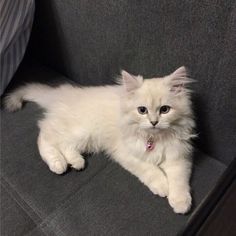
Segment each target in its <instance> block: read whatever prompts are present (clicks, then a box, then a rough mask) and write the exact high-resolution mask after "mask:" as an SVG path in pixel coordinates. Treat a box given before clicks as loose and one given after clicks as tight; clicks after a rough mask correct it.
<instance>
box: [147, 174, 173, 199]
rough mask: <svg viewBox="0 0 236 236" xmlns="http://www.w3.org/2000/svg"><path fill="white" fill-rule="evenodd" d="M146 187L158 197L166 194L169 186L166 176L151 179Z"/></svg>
mask: <svg viewBox="0 0 236 236" xmlns="http://www.w3.org/2000/svg"><path fill="white" fill-rule="evenodd" d="M148 187H149V189H150V190H151V191H152V192H153V193H154V194H155V195H159V196H160V197H166V196H168V192H169V186H168V181H167V179H166V177H163V178H158V179H155V180H153V181H152V182H151V183H150V184H149V185H148Z"/></svg>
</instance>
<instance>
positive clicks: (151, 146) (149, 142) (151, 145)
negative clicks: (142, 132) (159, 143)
mask: <svg viewBox="0 0 236 236" xmlns="http://www.w3.org/2000/svg"><path fill="white" fill-rule="evenodd" d="M154 148H155V143H154V138H153V136H150V137H149V138H148V140H147V143H146V151H147V152H150V151H152V150H153V149H154Z"/></svg>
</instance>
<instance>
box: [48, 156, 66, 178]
mask: <svg viewBox="0 0 236 236" xmlns="http://www.w3.org/2000/svg"><path fill="white" fill-rule="evenodd" d="M48 164H49V168H50V170H51V171H52V172H54V173H56V174H58V175H60V174H63V173H64V172H65V171H66V170H67V162H66V161H65V160H61V159H60V160H59V159H57V160H53V161H51V162H50V163H48Z"/></svg>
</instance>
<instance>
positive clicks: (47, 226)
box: [28, 162, 110, 235]
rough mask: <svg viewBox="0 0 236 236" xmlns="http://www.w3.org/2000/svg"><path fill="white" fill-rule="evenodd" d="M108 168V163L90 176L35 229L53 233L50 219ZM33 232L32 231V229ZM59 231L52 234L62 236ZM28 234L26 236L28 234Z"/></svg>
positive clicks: (66, 206)
mask: <svg viewBox="0 0 236 236" xmlns="http://www.w3.org/2000/svg"><path fill="white" fill-rule="evenodd" d="M108 166H110V162H108V163H107V164H106V165H105V166H104V167H103V168H102V169H100V170H99V171H98V172H97V173H95V174H94V175H93V176H91V178H89V180H88V181H86V182H85V183H84V184H83V185H82V186H80V187H79V189H77V191H75V192H74V193H73V194H71V195H70V196H69V197H68V198H67V199H66V200H65V201H63V202H62V203H61V204H60V205H59V206H58V207H57V209H56V210H55V211H53V212H52V213H51V214H49V215H48V216H47V217H46V218H45V219H44V220H42V222H40V224H38V225H37V226H36V228H39V229H41V230H43V232H45V230H47V229H49V230H50V229H51V230H53V232H54V231H55V228H54V227H52V226H51V225H50V224H49V223H50V221H51V220H52V219H54V218H55V217H57V216H58V215H59V214H60V213H61V211H64V210H65V209H67V208H68V207H69V206H70V203H71V202H72V200H73V198H74V195H75V193H78V192H80V191H82V189H84V187H85V186H87V185H88V184H89V183H90V182H91V180H92V179H93V178H95V177H96V176H98V175H99V174H100V173H102V172H103V171H104V170H105V169H106V168H107V167H108ZM33 230H34V229H33ZM33 230H31V231H30V232H29V233H31V232H32V231H33ZM57 231H60V229H56V232H54V233H55V234H56V235H58V234H59V233H61V234H62V235H64V233H63V232H62V231H60V232H57ZM29 233H28V234H29ZM45 233H46V232H45Z"/></svg>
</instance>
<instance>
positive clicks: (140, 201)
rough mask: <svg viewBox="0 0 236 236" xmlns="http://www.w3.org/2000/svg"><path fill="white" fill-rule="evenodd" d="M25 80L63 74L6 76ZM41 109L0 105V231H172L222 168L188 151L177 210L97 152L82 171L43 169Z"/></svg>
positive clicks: (30, 70)
mask: <svg viewBox="0 0 236 236" xmlns="http://www.w3.org/2000/svg"><path fill="white" fill-rule="evenodd" d="M30 80H32V81H42V80H43V81H48V82H53V81H57V83H58V82H59V81H61V82H62V81H66V80H67V78H65V77H63V76H62V75H59V74H58V73H55V72H53V71H51V70H49V69H47V68H45V67H38V66H32V65H31V66H25V67H24V66H22V67H21V69H20V70H19V71H18V73H17V75H16V77H15V78H14V81H16V83H18V81H21V82H22V83H23V82H24V81H30ZM14 81H13V82H14ZM12 86H14V85H12ZM15 86H18V85H15ZM42 112H43V111H42V110H41V109H39V108H38V107H37V105H35V104H33V103H27V104H26V105H25V106H24V108H23V110H21V111H18V112H15V113H8V112H6V111H4V110H1V114H0V115H1V118H2V121H1V134H2V140H1V147H2V150H1V185H2V186H3V188H2V189H1V190H2V194H3V195H4V194H5V196H6V197H3V198H2V199H1V200H2V202H1V204H2V206H8V205H11V206H14V207H5V208H4V215H2V214H1V217H2V224H4V225H3V229H4V234H2V235H15V236H18V235H19V236H21V235H23V233H25V232H27V235H32V236H36V235H54V236H55V235H56V236H62V235H63V236H67V235H71V236H72V235H75V236H79V235H140V236H141V235H171V236H172V235H177V233H178V232H180V231H181V229H182V228H183V227H184V225H185V224H186V223H187V221H188V219H189V217H191V215H192V214H193V213H194V210H195V209H196V208H197V206H198V205H199V204H200V202H201V201H202V200H203V199H204V198H205V197H206V196H207V194H208V193H209V192H210V191H211V189H212V188H214V186H215V183H216V182H217V180H218V179H219V177H220V176H221V174H222V173H223V171H224V170H225V168H226V166H225V165H224V164H222V163H220V162H219V161H217V160H216V159H213V158H211V157H209V156H207V155H205V154H203V153H201V152H196V153H195V155H194V160H195V164H194V170H193V177H192V180H191V186H192V194H193V210H192V212H191V213H190V214H188V215H186V216H182V215H177V214H174V213H173V210H172V209H171V208H170V206H169V205H168V203H167V200H166V199H162V198H160V197H157V196H154V195H153V194H152V193H151V192H150V191H149V190H148V189H147V188H146V187H145V186H144V185H143V184H141V183H140V182H139V181H138V180H137V178H135V177H134V176H132V175H131V174H129V173H128V172H127V171H125V170H124V169H122V168H121V167H120V166H119V165H118V164H116V163H113V162H112V161H109V159H108V158H107V157H105V156H104V154H102V153H100V154H98V155H92V156H88V157H87V158H86V160H87V167H86V169H85V170H84V171H81V172H77V171H74V170H73V171H69V172H67V173H66V174H64V175H62V176H58V175H55V174H53V173H52V172H50V171H49V169H48V167H47V165H46V164H45V163H44V162H43V161H42V160H41V158H40V156H39V153H38V150H37V144H36V140H37V135H38V128H37V124H36V122H37V120H38V119H40V117H42V115H43V114H42ZM5 191H7V193H5ZM9 196H11V197H10V199H9ZM9 201H10V203H9ZM16 206H18V207H16ZM11 220H12V222H15V223H16V224H15V225H14V226H13V227H11ZM17 222H18V223H17ZM12 232H14V234H12Z"/></svg>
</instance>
